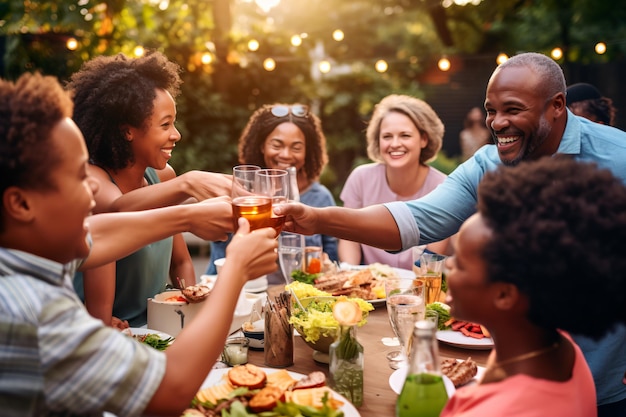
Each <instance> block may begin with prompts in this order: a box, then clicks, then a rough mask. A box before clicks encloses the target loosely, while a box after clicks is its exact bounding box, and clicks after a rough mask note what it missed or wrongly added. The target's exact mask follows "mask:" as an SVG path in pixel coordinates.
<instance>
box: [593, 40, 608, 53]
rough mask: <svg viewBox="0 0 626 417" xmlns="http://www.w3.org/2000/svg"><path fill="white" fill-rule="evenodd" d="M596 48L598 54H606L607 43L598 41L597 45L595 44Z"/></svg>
mask: <svg viewBox="0 0 626 417" xmlns="http://www.w3.org/2000/svg"><path fill="white" fill-rule="evenodd" d="M594 49H595V51H596V54H598V55H602V54H604V53H605V52H606V43H604V42H598V43H596V46H595V48H594Z"/></svg>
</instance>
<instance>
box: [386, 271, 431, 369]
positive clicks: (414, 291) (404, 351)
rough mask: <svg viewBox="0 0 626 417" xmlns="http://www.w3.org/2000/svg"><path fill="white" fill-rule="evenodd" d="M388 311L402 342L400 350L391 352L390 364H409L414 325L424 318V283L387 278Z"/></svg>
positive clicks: (392, 326)
mask: <svg viewBox="0 0 626 417" xmlns="http://www.w3.org/2000/svg"><path fill="white" fill-rule="evenodd" d="M385 295H386V297H387V313H388V314H389V322H390V324H391V328H392V329H393V331H394V333H395V334H396V336H397V337H398V341H399V342H400V350H398V351H396V352H390V353H389V354H388V358H391V359H392V362H391V363H390V366H391V367H393V368H398V367H401V366H406V365H408V357H409V352H410V351H411V340H412V338H411V336H412V335H413V327H414V326H415V323H416V322H417V321H418V320H423V319H424V314H425V311H426V304H425V303H424V283H422V282H419V281H416V280H414V279H408V278H388V279H386V280H385Z"/></svg>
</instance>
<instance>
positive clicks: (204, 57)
mask: <svg viewBox="0 0 626 417" xmlns="http://www.w3.org/2000/svg"><path fill="white" fill-rule="evenodd" d="M200 60H201V61H202V63H203V64H204V65H209V64H210V63H211V62H213V55H211V54H210V53H208V52H205V53H204V54H202V58H200Z"/></svg>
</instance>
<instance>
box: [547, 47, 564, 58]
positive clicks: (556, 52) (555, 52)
mask: <svg viewBox="0 0 626 417" xmlns="http://www.w3.org/2000/svg"><path fill="white" fill-rule="evenodd" d="M550 56H551V57H552V59H554V60H559V59H561V58H563V50H562V49H561V48H559V47H556V48H554V49H553V50H552V51H551V52H550Z"/></svg>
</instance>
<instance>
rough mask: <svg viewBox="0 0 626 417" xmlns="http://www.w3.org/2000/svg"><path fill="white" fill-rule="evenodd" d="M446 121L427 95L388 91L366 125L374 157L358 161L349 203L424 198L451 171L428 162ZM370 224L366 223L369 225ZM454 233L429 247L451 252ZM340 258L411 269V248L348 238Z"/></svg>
mask: <svg viewBox="0 0 626 417" xmlns="http://www.w3.org/2000/svg"><path fill="white" fill-rule="evenodd" d="M443 132H444V126H443V122H442V121H441V120H440V119H439V116H437V114H436V113H435V111H434V110H433V109H432V108H431V107H430V106H429V105H428V104H427V103H426V102H425V101H423V100H420V99H418V98H415V97H411V96H406V95H396V94H393V95H389V96H387V97H385V98H383V99H382V100H381V101H380V103H378V104H377V105H376V107H375V109H374V113H373V114H372V118H371V120H370V122H369V125H368V127H367V131H366V139H367V155H368V156H369V158H370V159H371V160H372V161H375V162H374V163H370V164H364V165H360V166H358V167H356V168H355V169H354V170H353V171H352V172H351V173H350V176H349V177H348V179H347V180H346V183H345V185H344V187H343V190H342V191H341V200H342V201H343V203H344V207H348V208H361V207H367V206H370V205H373V204H380V203H387V202H390V201H409V200H414V199H417V198H420V197H422V196H424V195H426V194H428V193H429V192H430V191H432V190H433V189H434V188H435V187H437V185H439V184H440V183H442V182H443V180H444V179H445V178H446V175H445V174H444V173H442V172H440V171H438V170H437V169H435V168H433V167H431V166H429V165H428V162H430V161H432V160H434V159H435V158H436V157H437V153H438V152H439V150H440V149H441V145H442V142H443ZM365 227H366V226H365ZM448 243H449V239H445V240H443V241H440V242H436V243H431V244H430V245H428V249H429V250H431V251H433V252H437V253H442V254H447V253H448V251H449V248H448V246H449V245H448ZM339 259H340V261H341V262H347V263H349V264H353V265H359V264H366V265H369V264H372V263H375V262H380V263H383V264H387V265H390V266H393V267H396V268H403V269H409V270H412V264H413V259H412V254H411V251H405V252H402V253H397V254H391V253H388V252H386V251H384V250H382V249H378V248H374V247H372V246H367V245H363V244H360V243H357V242H352V241H349V240H340V241H339Z"/></svg>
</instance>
